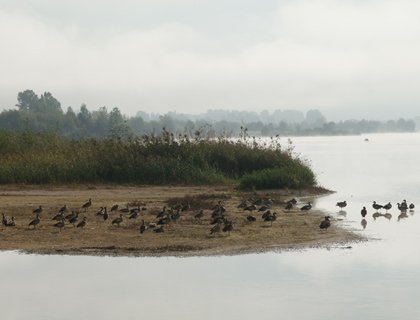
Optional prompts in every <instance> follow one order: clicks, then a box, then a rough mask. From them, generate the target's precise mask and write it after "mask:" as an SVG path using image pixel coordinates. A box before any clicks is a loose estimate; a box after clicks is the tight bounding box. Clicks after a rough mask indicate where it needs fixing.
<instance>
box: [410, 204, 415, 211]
mask: <svg viewBox="0 0 420 320" xmlns="http://www.w3.org/2000/svg"><path fill="white" fill-rule="evenodd" d="M409 208H410V211H413V210H414V208H415V205H414V203H410V206H409Z"/></svg>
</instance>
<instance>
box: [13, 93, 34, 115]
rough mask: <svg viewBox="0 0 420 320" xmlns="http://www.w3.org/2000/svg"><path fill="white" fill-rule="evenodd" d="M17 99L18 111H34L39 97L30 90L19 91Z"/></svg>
mask: <svg viewBox="0 0 420 320" xmlns="http://www.w3.org/2000/svg"><path fill="white" fill-rule="evenodd" d="M17 100H18V103H17V104H16V107H18V108H19V110H20V111H30V112H36V111H37V109H38V102H39V98H38V96H37V95H36V93H35V92H34V91H32V90H25V91H22V92H19V93H18V96H17Z"/></svg>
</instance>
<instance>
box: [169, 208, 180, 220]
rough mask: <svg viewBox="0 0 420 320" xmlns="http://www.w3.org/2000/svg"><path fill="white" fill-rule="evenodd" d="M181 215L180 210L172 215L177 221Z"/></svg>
mask: <svg viewBox="0 0 420 320" xmlns="http://www.w3.org/2000/svg"><path fill="white" fill-rule="evenodd" d="M180 217H181V214H180V213H179V210H177V211H176V213H174V214H172V215H171V219H172V220H173V221H177V220H178V219H179V218H180Z"/></svg>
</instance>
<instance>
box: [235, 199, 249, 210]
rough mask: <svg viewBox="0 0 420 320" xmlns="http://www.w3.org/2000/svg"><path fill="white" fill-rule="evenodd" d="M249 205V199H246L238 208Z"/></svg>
mask: <svg viewBox="0 0 420 320" xmlns="http://www.w3.org/2000/svg"><path fill="white" fill-rule="evenodd" d="M248 206H249V201H248V200H246V199H245V200H244V201H242V202H241V203H240V204H239V205H238V207H237V208H238V209H239V208H246V207H248Z"/></svg>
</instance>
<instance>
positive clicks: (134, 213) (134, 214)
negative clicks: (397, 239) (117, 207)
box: [128, 211, 139, 219]
mask: <svg viewBox="0 0 420 320" xmlns="http://www.w3.org/2000/svg"><path fill="white" fill-rule="evenodd" d="M138 217H139V212H138V211H134V212H133V213H132V214H130V217H129V218H128V219H136V218H138Z"/></svg>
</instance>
